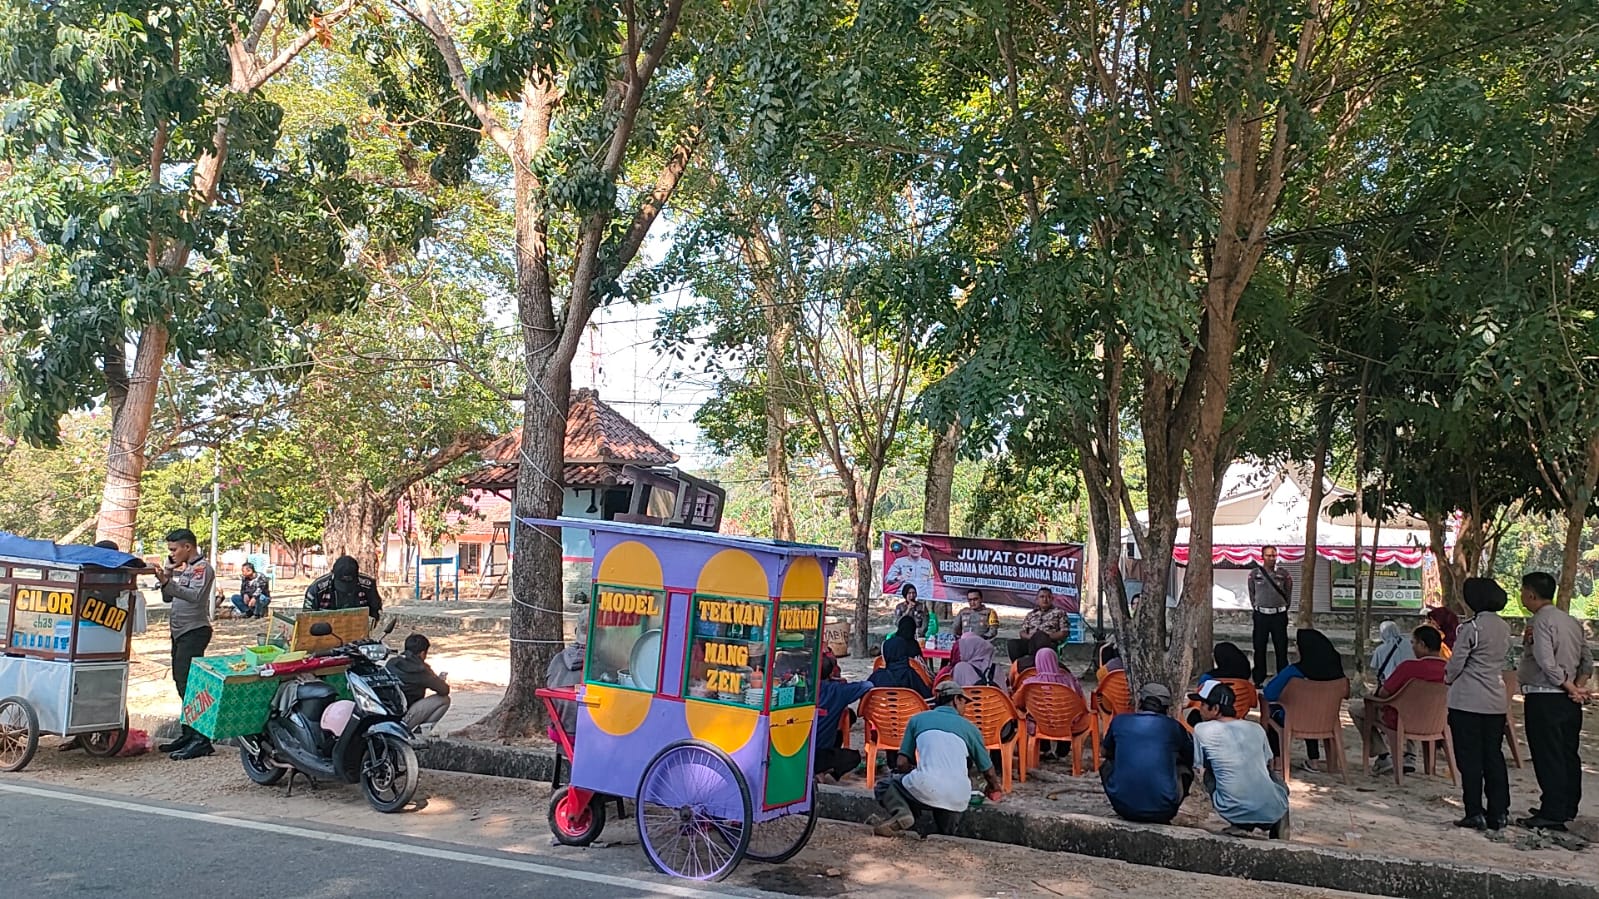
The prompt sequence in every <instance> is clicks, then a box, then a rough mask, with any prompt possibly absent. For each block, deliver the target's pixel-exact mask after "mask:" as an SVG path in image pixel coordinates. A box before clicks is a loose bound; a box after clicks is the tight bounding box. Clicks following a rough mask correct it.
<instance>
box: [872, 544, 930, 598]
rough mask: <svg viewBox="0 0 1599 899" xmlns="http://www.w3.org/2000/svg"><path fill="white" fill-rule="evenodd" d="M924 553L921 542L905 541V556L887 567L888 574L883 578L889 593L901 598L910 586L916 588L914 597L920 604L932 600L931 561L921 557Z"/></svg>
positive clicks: (923, 556)
mask: <svg viewBox="0 0 1599 899" xmlns="http://www.w3.org/2000/svg"><path fill="white" fill-rule="evenodd" d="M924 552H926V548H925V547H923V546H922V541H920V540H917V539H915V538H914V537H913V538H911V539H910V540H907V541H905V555H903V556H900V557H899V558H897V559H895V560H894V564H892V565H890V566H888V574H887V575H886V576H885V577H884V580H886V581H887V582H888V589H889V590H890V591H891V592H894V593H898V594H900V595H901V596H903V595H904V594H905V590H904V588H905V587H907V586H910V587H915V588H916V595H917V596H918V597H920V598H921V600H922V602H931V601H932V600H933V560H932V559H929V558H927V557H926V556H925V555H923V553H924Z"/></svg>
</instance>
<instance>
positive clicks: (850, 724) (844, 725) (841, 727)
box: [838, 709, 855, 749]
mask: <svg viewBox="0 0 1599 899" xmlns="http://www.w3.org/2000/svg"><path fill="white" fill-rule="evenodd" d="M854 729H855V712H854V710H852V709H845V710H844V712H843V714H841V715H839V716H838V748H839V749H848V748H849V740H850V731H851V730H854Z"/></svg>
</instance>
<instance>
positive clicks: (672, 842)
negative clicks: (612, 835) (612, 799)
mask: <svg viewBox="0 0 1599 899" xmlns="http://www.w3.org/2000/svg"><path fill="white" fill-rule="evenodd" d="M636 815H637V818H638V834H639V842H641V843H643V844H644V854H645V855H647V856H649V859H650V864H652V865H654V866H655V868H656V870H658V871H661V872H662V873H665V874H671V875H674V876H676V877H686V878H689V879H691V880H721V879H722V878H724V877H726V876H727V875H729V874H731V873H732V872H733V869H734V868H736V867H738V863H739V862H741V861H743V860H744V853H745V851H746V850H748V849H749V845H750V823H751V821H752V819H753V817H754V815H753V814H752V811H751V806H750V788H749V784H748V783H747V782H746V781H745V780H744V772H742V771H740V770H739V769H738V766H737V765H735V764H734V763H733V760H732V759H731V758H729V757H728V756H727V753H725V752H722V751H721V750H720V749H717V748H716V747H714V746H711V745H710V744H708V743H702V742H699V741H698V740H684V741H681V742H678V743H673V744H671V745H670V746H668V747H666V748H665V749H662V750H661V751H660V752H659V753H658V754H656V756H655V758H654V759H652V760H651V761H650V763H649V765H648V766H646V767H645V769H644V777H643V778H642V779H641V780H640V781H639V790H638V802H637V810H636Z"/></svg>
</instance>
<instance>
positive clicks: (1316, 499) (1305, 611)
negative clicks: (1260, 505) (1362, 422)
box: [1299, 391, 1333, 627]
mask: <svg viewBox="0 0 1599 899" xmlns="http://www.w3.org/2000/svg"><path fill="white" fill-rule="evenodd" d="M1332 428H1333V409H1332V395H1331V394H1330V393H1327V392H1325V391H1323V393H1322V397H1321V401H1320V402H1319V403H1317V404H1316V450H1315V452H1316V458H1315V461H1314V463H1313V464H1312V466H1311V472H1310V497H1309V499H1310V508H1309V509H1308V510H1307V511H1306V512H1305V559H1304V562H1302V563H1301V564H1300V568H1299V585H1300V586H1299V626H1300V627H1310V626H1311V625H1312V623H1313V622H1314V620H1315V616H1316V563H1317V561H1318V559H1319V558H1320V557H1319V556H1318V555H1317V554H1316V549H1317V547H1318V545H1319V539H1318V538H1319V537H1320V533H1319V531H1320V528H1321V506H1322V503H1324V502H1326V501H1327V453H1328V451H1329V450H1330V449H1331V448H1332ZM1330 586H1331V585H1329V588H1330Z"/></svg>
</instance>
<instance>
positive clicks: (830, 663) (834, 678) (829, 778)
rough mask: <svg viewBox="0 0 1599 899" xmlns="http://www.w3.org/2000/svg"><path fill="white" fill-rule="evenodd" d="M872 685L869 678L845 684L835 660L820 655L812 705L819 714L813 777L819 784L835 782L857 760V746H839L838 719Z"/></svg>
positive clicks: (856, 765)
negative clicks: (819, 666)
mask: <svg viewBox="0 0 1599 899" xmlns="http://www.w3.org/2000/svg"><path fill="white" fill-rule="evenodd" d="M871 688H872V682H871V681H859V682H856V683H848V682H846V681H844V680H842V679H840V678H839V674H838V662H837V660H835V659H834V658H833V657H832V656H830V655H824V656H822V679H821V682H820V683H818V684H817V688H816V705H817V707H818V708H819V709H820V710H821V713H822V717H821V718H820V719H819V723H818V724H817V725H816V738H815V740H816V776H817V778H818V779H820V780H821V781H822V782H823V783H838V781H839V779H840V778H842V777H843V776H844V775H846V774H848V773H850V772H851V771H854V770H855V769H856V768H857V767H859V766H860V763H861V753H860V750H858V749H843V748H840V746H839V743H840V742H841V740H840V738H841V737H842V736H843V731H842V729H841V725H840V720H841V719H844V718H846V717H847V716H848V715H849V714H850V706H852V705H854V704H855V703H856V702H858V701H860V698H861V697H862V696H865V695H866V691H868V690H870V689H871Z"/></svg>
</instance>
